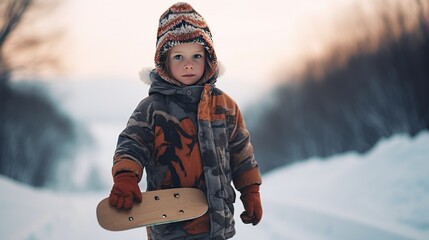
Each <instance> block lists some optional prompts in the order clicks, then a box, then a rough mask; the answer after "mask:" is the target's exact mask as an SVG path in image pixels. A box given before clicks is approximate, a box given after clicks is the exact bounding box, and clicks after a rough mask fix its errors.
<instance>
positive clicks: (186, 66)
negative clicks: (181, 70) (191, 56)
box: [185, 64, 194, 70]
mask: <svg viewBox="0 0 429 240" xmlns="http://www.w3.org/2000/svg"><path fill="white" fill-rule="evenodd" d="M193 68H194V66H192V64H185V69H186V70H191V69H193Z"/></svg>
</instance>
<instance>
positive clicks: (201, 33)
mask: <svg viewBox="0 0 429 240" xmlns="http://www.w3.org/2000/svg"><path fill="white" fill-rule="evenodd" d="M182 43H198V44H201V45H202V46H203V47H204V48H205V50H206V51H207V54H208V58H209V61H210V63H211V64H210V65H212V69H210V70H211V71H210V72H209V73H206V74H205V75H206V76H207V77H206V79H205V81H207V80H209V79H211V78H212V77H213V76H215V75H216V72H217V68H218V66H217V58H216V54H215V50H214V48H213V40H212V35H211V33H210V29H209V27H208V26H207V23H206V22H205V20H204V18H203V17H202V16H201V15H200V14H199V13H197V12H196V11H195V10H194V9H193V8H192V6H191V5H189V4H188V3H182V2H180V3H176V4H174V5H173V6H171V7H170V8H169V9H167V11H165V12H164V13H163V14H162V15H161V17H160V19H159V26H158V34H157V41H156V51H155V66H156V71H157V72H158V74H159V75H160V76H161V77H162V78H163V79H164V80H166V81H168V82H170V83H173V84H176V85H179V86H181V84H180V83H179V82H177V81H176V80H174V79H171V77H170V76H169V75H168V74H167V73H165V72H164V69H165V68H164V64H165V63H164V62H163V61H165V60H164V59H161V58H162V56H163V55H164V54H165V53H166V52H167V51H168V50H170V49H171V48H173V47H174V46H176V45H178V44H182ZM206 71H207V69H206Z"/></svg>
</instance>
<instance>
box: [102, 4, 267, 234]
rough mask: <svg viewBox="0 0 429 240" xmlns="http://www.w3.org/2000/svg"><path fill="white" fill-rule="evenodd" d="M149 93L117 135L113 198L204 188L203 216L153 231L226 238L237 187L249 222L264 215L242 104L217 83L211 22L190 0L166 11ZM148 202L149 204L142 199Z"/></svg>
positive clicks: (126, 200) (127, 203) (116, 202)
mask: <svg viewBox="0 0 429 240" xmlns="http://www.w3.org/2000/svg"><path fill="white" fill-rule="evenodd" d="M155 64H156V68H155V69H154V70H152V71H151V72H150V76H149V77H150V80H151V87H150V90H149V96H148V97H147V98H145V99H143V100H142V101H141V102H140V104H139V105H138V106H137V108H136V110H135V111H134V112H133V114H132V116H131V117H130V119H129V121H128V124H127V127H126V128H125V130H123V131H122V132H121V134H120V135H119V139H118V145H117V148H116V152H115V156H114V163H113V168H112V174H113V178H114V185H113V188H112V191H111V194H110V197H109V202H110V205H111V206H114V207H116V208H118V209H130V208H132V206H133V202H134V201H136V202H141V201H142V199H141V193H140V189H139V186H138V182H139V181H140V180H141V177H142V174H143V169H145V170H146V174H147V191H153V190H158V189H167V188H180V187H194V188H199V189H201V190H202V191H204V193H205V194H206V196H207V201H208V204H209V210H208V212H207V213H206V214H205V215H203V216H202V217H199V218H197V219H193V220H189V221H183V222H177V223H170V224H164V225H157V226H152V227H150V228H147V229H148V239H227V238H231V237H232V236H234V234H235V228H234V219H233V214H234V206H233V203H234V202H235V191H234V189H233V188H232V186H231V183H232V182H233V184H234V186H235V188H236V189H237V190H238V191H240V193H241V196H240V199H241V200H242V202H243V205H244V208H245V211H244V212H243V213H242V214H241V216H240V217H241V219H242V221H243V222H244V223H252V224H253V225H256V224H258V223H259V221H260V220H261V218H262V206H261V200H260V195H259V185H260V184H261V175H260V172H259V169H258V165H257V162H256V160H255V158H254V155H253V148H252V145H251V143H250V136H249V133H248V131H247V130H246V128H245V124H244V120H243V117H242V115H241V113H240V110H239V108H238V106H237V104H236V103H235V102H234V101H233V100H232V99H231V98H230V97H229V96H227V95H226V94H225V93H223V92H222V91H221V90H219V89H218V88H216V87H215V85H214V84H215V82H216V80H217V76H218V73H219V70H218V63H217V59H216V54H215V50H214V48H213V42H212V36H211V33H210V30H209V28H208V26H207V24H206V22H205V21H204V19H203V18H202V17H201V15H199V14H198V13H197V12H196V11H195V10H194V9H193V8H192V7H191V6H190V5H189V4H186V3H176V4H174V5H173V6H171V7H170V8H169V9H168V10H167V11H166V12H165V13H164V14H162V15H161V17H160V22H159V28H158V34H157V44H156V52H155ZM141 204H144V202H142V203H141Z"/></svg>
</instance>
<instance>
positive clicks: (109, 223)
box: [97, 188, 208, 231]
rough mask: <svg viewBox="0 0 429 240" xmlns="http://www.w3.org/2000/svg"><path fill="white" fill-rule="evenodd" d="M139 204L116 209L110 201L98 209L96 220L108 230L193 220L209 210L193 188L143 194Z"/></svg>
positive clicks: (201, 195) (204, 197) (103, 203)
mask: <svg viewBox="0 0 429 240" xmlns="http://www.w3.org/2000/svg"><path fill="white" fill-rule="evenodd" d="M142 199H143V200H142V202H141V203H134V206H133V208H132V209H131V210H128V211H126V210H117V209H116V208H113V207H111V206H110V205H109V198H105V199H103V200H102V201H101V202H100V203H99V204H98V206H97V220H98V223H99V224H100V226H101V227H103V228H104V229H107V230H110V231H122V230H128V229H131V228H136V227H144V226H151V225H157V224H165V223H171V222H178V221H184V220H189V219H194V218H197V217H200V216H202V215H204V213H206V212H207V210H208V205H207V199H206V196H205V194H204V193H203V192H202V191H201V190H199V189H196V188H173V189H165V190H157V191H149V192H142Z"/></svg>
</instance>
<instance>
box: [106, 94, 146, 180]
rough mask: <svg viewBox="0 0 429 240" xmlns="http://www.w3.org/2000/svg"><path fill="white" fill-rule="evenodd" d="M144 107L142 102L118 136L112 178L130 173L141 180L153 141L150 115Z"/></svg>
mask: <svg viewBox="0 0 429 240" xmlns="http://www.w3.org/2000/svg"><path fill="white" fill-rule="evenodd" d="M145 105H146V104H144V100H143V101H142V102H141V103H140V104H139V106H138V107H137V108H136V110H135V111H134V112H133V114H132V115H131V117H130V119H129V120H128V123H127V126H126V128H125V129H124V130H123V131H122V132H121V133H120V134H119V137H118V143H117V147H116V151H115V155H114V158H113V167H112V175H113V176H115V175H116V174H117V173H118V172H121V171H132V172H135V173H136V174H137V176H138V178H139V181H140V180H141V177H142V175H143V167H144V166H145V165H146V164H147V162H148V161H149V159H150V157H151V155H152V151H153V139H154V134H153V131H152V124H151V122H152V119H151V114H150V113H149V110H148V109H149V107H148V106H145ZM144 110H145V111H144Z"/></svg>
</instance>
